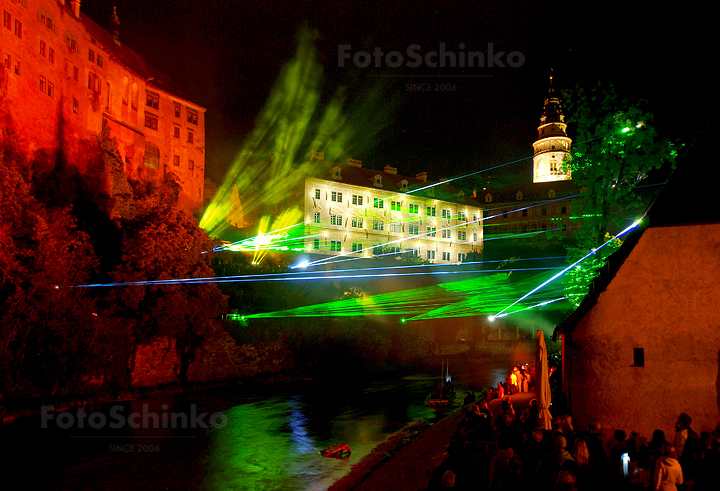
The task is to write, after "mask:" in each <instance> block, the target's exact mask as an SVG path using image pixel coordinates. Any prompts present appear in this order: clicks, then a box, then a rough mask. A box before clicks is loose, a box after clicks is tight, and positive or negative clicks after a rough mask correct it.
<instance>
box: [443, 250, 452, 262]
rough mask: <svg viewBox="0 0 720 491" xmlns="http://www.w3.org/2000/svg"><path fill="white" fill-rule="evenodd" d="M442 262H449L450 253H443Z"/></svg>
mask: <svg viewBox="0 0 720 491" xmlns="http://www.w3.org/2000/svg"><path fill="white" fill-rule="evenodd" d="M442 260H443V261H449V260H450V253H449V252H443V258H442Z"/></svg>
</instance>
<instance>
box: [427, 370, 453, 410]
mask: <svg viewBox="0 0 720 491" xmlns="http://www.w3.org/2000/svg"><path fill="white" fill-rule="evenodd" d="M454 399H455V386H454V385H453V382H452V378H450V364H449V363H443V365H442V368H441V370H440V383H439V384H438V385H437V387H435V388H434V389H433V390H432V391H430V397H429V398H428V399H427V400H426V401H425V405H426V406H429V407H437V408H447V407H449V406H450V404H451V403H452V401H453V400H454Z"/></svg>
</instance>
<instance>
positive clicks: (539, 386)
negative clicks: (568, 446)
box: [535, 331, 552, 430]
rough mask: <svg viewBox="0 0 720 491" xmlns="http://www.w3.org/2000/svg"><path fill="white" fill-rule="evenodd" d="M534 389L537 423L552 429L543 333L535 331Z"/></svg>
mask: <svg viewBox="0 0 720 491" xmlns="http://www.w3.org/2000/svg"><path fill="white" fill-rule="evenodd" d="M535 391H536V392H537V399H538V403H539V404H540V414H539V416H538V424H539V425H540V426H542V427H543V428H545V429H546V430H550V429H552V415H551V414H550V401H551V395H550V376H549V374H548V364H547V348H546V347H545V335H544V334H543V332H542V331H538V332H537V336H536V338H535Z"/></svg>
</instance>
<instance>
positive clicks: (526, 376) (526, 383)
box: [520, 368, 530, 392]
mask: <svg viewBox="0 0 720 491" xmlns="http://www.w3.org/2000/svg"><path fill="white" fill-rule="evenodd" d="M520 380H522V384H521V388H522V391H523V392H528V391H529V390H530V372H528V371H527V370H526V369H525V368H523V369H521V370H520Z"/></svg>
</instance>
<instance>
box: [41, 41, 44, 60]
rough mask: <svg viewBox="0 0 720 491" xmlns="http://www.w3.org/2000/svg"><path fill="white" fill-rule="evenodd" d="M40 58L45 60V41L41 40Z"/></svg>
mask: <svg viewBox="0 0 720 491" xmlns="http://www.w3.org/2000/svg"><path fill="white" fill-rule="evenodd" d="M40 56H42V57H43V58H45V41H43V40H42V39H41V40H40Z"/></svg>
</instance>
